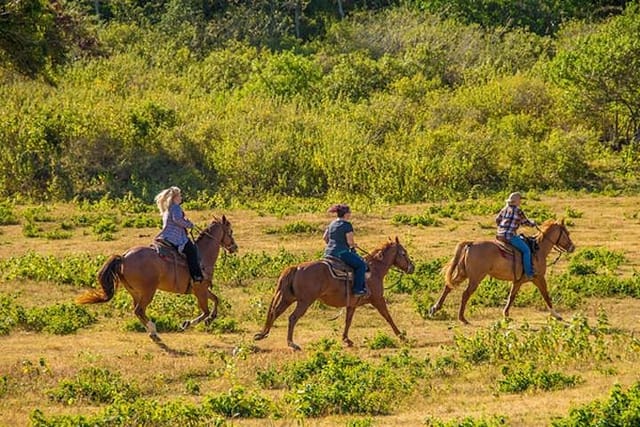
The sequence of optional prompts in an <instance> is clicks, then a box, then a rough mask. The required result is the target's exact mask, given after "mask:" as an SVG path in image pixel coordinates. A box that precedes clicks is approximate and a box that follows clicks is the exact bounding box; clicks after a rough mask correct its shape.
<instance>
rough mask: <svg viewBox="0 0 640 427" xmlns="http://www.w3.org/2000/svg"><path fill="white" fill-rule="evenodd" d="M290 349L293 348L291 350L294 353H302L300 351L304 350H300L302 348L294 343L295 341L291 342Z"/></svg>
mask: <svg viewBox="0 0 640 427" xmlns="http://www.w3.org/2000/svg"><path fill="white" fill-rule="evenodd" d="M289 347H291V349H292V350H293V351H300V350H302V349H301V348H300V346H299V345H298V344H296V343H294V342H293V341H291V342H289Z"/></svg>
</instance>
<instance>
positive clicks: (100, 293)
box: [76, 255, 124, 304]
mask: <svg viewBox="0 0 640 427" xmlns="http://www.w3.org/2000/svg"><path fill="white" fill-rule="evenodd" d="M123 260H124V258H123V257H122V255H112V256H111V258H109V259H108V260H107V262H105V263H104V265H103V266H102V268H101V269H100V271H99V272H98V282H99V283H100V286H101V287H102V289H99V290H97V289H92V290H90V291H87V292H85V293H84V294H82V295H80V296H78V297H77V298H76V302H77V303H78V304H95V303H98V302H107V301H110V300H111V298H113V295H114V294H115V293H116V287H117V286H118V282H119V280H120V269H121V267H122V261H123Z"/></svg>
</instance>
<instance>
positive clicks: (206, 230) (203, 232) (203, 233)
mask: <svg viewBox="0 0 640 427" xmlns="http://www.w3.org/2000/svg"><path fill="white" fill-rule="evenodd" d="M216 224H220V225H221V226H223V224H222V223H221V222H220V221H216V222H213V223H212V224H211V225H209V226H208V227H207V228H204V229H202V228H200V227H198V226H197V225H195V224H194V225H193V228H192V230H195V231H197V232H198V233H199V235H200V236H207V237H209V238H211V240H215V236H214V235H213V234H211V232H210V231H209V229H211V228H213V226H215V225H216ZM222 230H223V232H224V235H223V239H222V240H221V241H220V244H221V246H222V247H223V248H224V249H225V250H226V251H227V252H231V249H232V248H233V247H234V246H237V245H236V244H235V242H233V237H232V236H231V235H230V234H229V233H228V232H227V230H226V229H225V228H224V226H223V227H222ZM225 236H226V237H229V238H230V239H231V241H232V242H233V243H232V244H231V245H225V244H224V243H223V242H224V240H225V239H224V237H225ZM191 237H192V238H193V236H191Z"/></svg>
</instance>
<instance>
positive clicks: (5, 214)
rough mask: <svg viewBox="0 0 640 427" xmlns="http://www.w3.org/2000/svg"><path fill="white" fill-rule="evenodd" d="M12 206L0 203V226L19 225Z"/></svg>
mask: <svg viewBox="0 0 640 427" xmlns="http://www.w3.org/2000/svg"><path fill="white" fill-rule="evenodd" d="M13 209H14V208H13V205H11V204H10V203H8V202H2V203H0V225H15V224H19V221H18V216H17V215H16V214H15V213H14V211H13Z"/></svg>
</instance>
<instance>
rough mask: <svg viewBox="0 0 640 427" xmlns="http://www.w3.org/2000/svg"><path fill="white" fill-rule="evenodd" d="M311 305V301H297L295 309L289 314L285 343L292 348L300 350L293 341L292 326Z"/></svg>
mask: <svg viewBox="0 0 640 427" xmlns="http://www.w3.org/2000/svg"><path fill="white" fill-rule="evenodd" d="M312 302H313V301H312ZM310 305H311V302H308V301H298V304H296V308H295V310H293V313H291V315H290V316H289V329H288V331H287V344H288V345H289V347H291V348H292V349H294V350H301V349H300V346H299V345H298V344H296V343H294V342H293V328H295V327H296V323H298V320H299V319H300V318H301V317H302V316H304V313H306V312H307V309H308V308H309V306H310Z"/></svg>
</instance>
